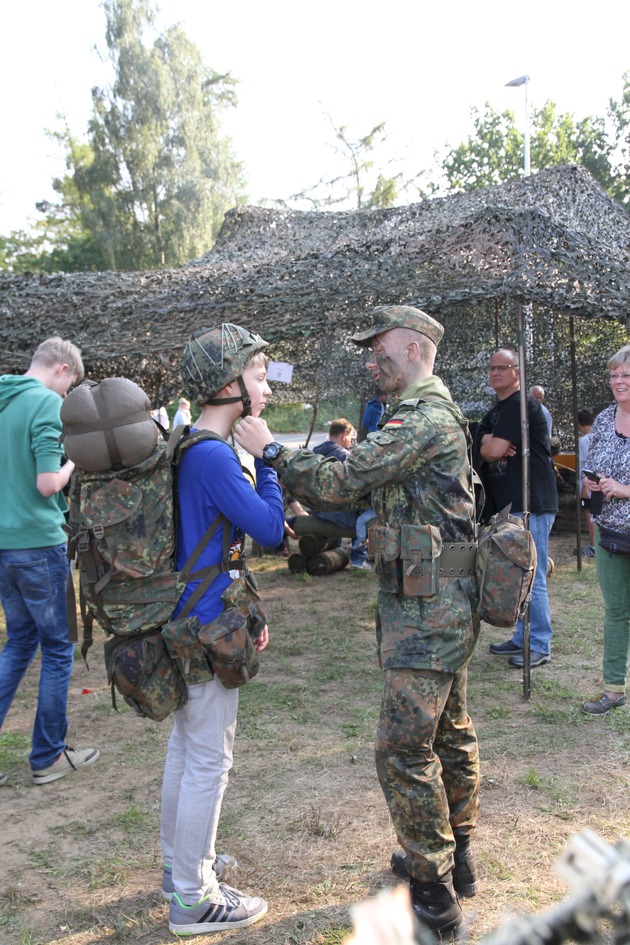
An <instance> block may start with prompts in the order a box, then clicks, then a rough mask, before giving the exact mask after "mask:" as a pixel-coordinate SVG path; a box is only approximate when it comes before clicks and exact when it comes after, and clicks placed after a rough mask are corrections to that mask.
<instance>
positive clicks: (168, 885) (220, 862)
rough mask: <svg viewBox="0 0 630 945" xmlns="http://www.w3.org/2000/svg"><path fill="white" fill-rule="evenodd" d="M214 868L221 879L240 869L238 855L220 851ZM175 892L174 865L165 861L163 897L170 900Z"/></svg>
mask: <svg viewBox="0 0 630 945" xmlns="http://www.w3.org/2000/svg"><path fill="white" fill-rule="evenodd" d="M212 869H213V870H214V872H215V873H216V877H217V879H218V880H220V879H221V877H222V876H226V875H227V874H228V873H229V872H231V871H232V870H235V869H238V863H237V861H236V857H235V856H230V855H229V853H219V855H218V856H217V858H216V860H215V861H214V864H213V866H212ZM174 892H175V886H174V885H173V867H172V866H171V864H170V863H165V864H164V868H163V870H162V898H163V899H166V901H167V902H170V901H171V899H172V898H173V893H174Z"/></svg>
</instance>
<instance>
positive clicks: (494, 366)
mask: <svg viewBox="0 0 630 945" xmlns="http://www.w3.org/2000/svg"><path fill="white" fill-rule="evenodd" d="M515 367H516V365H515V364H491V365H490V367H489V368H488V373H490V372H491V371H509V370H510V369H511V368H512V369H513V368H515Z"/></svg>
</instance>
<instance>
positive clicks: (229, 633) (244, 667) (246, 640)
mask: <svg viewBox="0 0 630 945" xmlns="http://www.w3.org/2000/svg"><path fill="white" fill-rule="evenodd" d="M248 622H249V617H246V616H244V615H243V614H242V613H241V612H240V610H238V608H236V607H227V608H226V609H225V610H224V611H223V613H222V614H219V616H218V617H216V618H215V619H214V620H213V621H212V622H211V623H207V624H205V626H203V627H202V628H201V629H200V631H199V642H200V643H201V645H202V647H203V649H204V651H205V654H206V656H207V657H208V660H209V662H210V665H211V666H212V669H213V670H214V673H215V675H216V676H218V677H219V679H220V680H221V682H222V683H223V685H224V686H225V688H226V689H237V688H238V687H239V686H242V685H244V684H245V683H246V682H249V680H250V679H252V678H253V677H254V676H255V675H256V673H257V672H258V670H259V669H260V663H259V661H258V654H257V653H256V650H255V649H254V644H253V642H252V638H251V635H250V633H249V630H248ZM263 626H264V624H263ZM260 629H262V627H261V628H260Z"/></svg>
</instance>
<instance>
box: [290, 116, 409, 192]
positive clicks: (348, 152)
mask: <svg viewBox="0 0 630 945" xmlns="http://www.w3.org/2000/svg"><path fill="white" fill-rule="evenodd" d="M326 117H327V119H328V121H329V122H330V126H331V128H332V131H333V134H334V143H333V144H332V148H333V150H334V151H335V153H336V154H337V155H338V157H339V159H340V173H339V174H337V175H335V176H333V177H323V178H321V179H320V180H319V181H318V182H317V183H316V184H313V185H311V186H310V187H306V188H305V189H304V190H301V191H300V192H299V193H296V194H292V195H291V196H290V197H287V198H286V199H284V200H277V201H274V202H275V203H279V204H281V205H283V206H289V205H295V204H297V205H300V204H304V203H306V204H307V205H308V206H310V207H311V208H312V209H313V210H321V209H324V208H330V207H333V206H336V207H339V208H340V209H347V208H349V207H352V208H354V209H356V210H371V209H376V208H384V207H393V206H394V205H395V203H396V201H397V200H398V198H399V197H400V195H401V193H402V192H404V191H405V190H407V189H410V188H412V187H417V184H416V181H417V179H418V178H419V177H421V176H422V174H419V175H417V177H416V178H414V179H413V180H412V181H407V180H404V178H403V173H402V171H396V172H394V173H390V174H387V173H386V168H387V167H389V166H390V165H391V164H392V163H393V162H392V160H391V159H389V160H385V161H384V163H381V162H380V161H378V154H379V151H380V150H381V149H382V147H383V145H384V144H385V143H386V141H387V133H386V130H385V126H386V122H384V121H383V122H380V124H378V125H374V127H373V128H372V129H371V130H370V131H368V133H367V134H365V135H362V136H361V137H359V138H356V139H353V138H352V137H351V136H350V133H349V129H348V126H347V125H336V124H335V122H334V120H333V119H332V117H331V116H330V115H327V116H326Z"/></svg>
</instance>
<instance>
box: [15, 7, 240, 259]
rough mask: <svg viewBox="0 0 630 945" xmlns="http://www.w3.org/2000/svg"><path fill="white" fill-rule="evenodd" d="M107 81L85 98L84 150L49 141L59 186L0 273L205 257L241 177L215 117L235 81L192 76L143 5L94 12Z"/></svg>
mask: <svg viewBox="0 0 630 945" xmlns="http://www.w3.org/2000/svg"><path fill="white" fill-rule="evenodd" d="M103 9H104V11H105V17H106V35H105V39H106V44H107V59H108V60H109V62H110V63H111V65H112V69H113V74H114V80H113V82H112V84H111V86H109V87H106V88H94V89H93V90H92V103H93V110H92V117H91V120H90V122H89V127H88V136H87V141H86V142H79V141H77V140H76V138H75V137H74V136H73V135H72V134H71V133H70V131H69V129H68V127H67V125H66V127H65V129H64V130H63V131H62V132H58V133H55V134H54V135H53V137H55V138H57V140H58V141H59V142H60V143H61V145H62V146H63V148H64V150H65V156H66V167H67V174H66V176H65V177H63V178H60V179H57V180H55V181H54V182H53V187H54V189H55V191H56V192H57V194H58V195H59V202H58V203H49V202H41V203H40V204H38V209H39V210H40V212H41V214H42V219H40V220H39V221H38V223H37V224H36V225H35V227H34V230H33V233H32V234H22V233H14V234H11V236H10V237H6V238H4V239H3V241H2V244H1V247H0V268H5V269H11V270H12V271H14V272H23V271H25V270H26V269H33V270H35V271H44V272H50V271H55V270H59V269H63V270H66V271H76V270H83V271H85V270H91V269H113V270H129V269H153V268H158V267H160V266H176V265H180V264H182V263H185V262H188V261H190V260H191V259H195V258H198V257H199V256H201V255H203V254H204V253H206V252H208V250H209V249H210V248H211V247H212V244H213V242H214V239H215V237H216V234H217V233H218V230H219V228H220V226H221V223H222V221H223V216H224V214H225V212H226V211H227V210H228V209H230V208H231V207H233V206H235V205H236V204H237V203H239V202H241V201H242V200H243V190H244V182H243V174H242V167H241V165H240V163H239V162H238V161H237V160H236V159H235V157H234V155H233V153H232V149H231V144H230V142H229V140H228V139H227V138H226V137H224V136H223V135H222V134H221V130H220V124H219V117H220V115H221V113H222V111H223V110H224V109H225V108H228V107H231V106H233V105H235V104H236V96H235V81H234V80H233V79H232V78H231V77H230V76H229V75H219V74H218V73H216V72H214V71H213V70H211V69H209V68H207V67H206V66H204V64H203V62H202V60H201V55H200V52H199V50H198V49H197V47H196V46H195V45H194V44H193V43H192V42H191V41H190V40H189V39H188V37H187V36H186V35H185V33H184V32H183V31H182V30H181V29H180V28H179V27H177V26H173V27H170V28H169V29H167V30H166V31H165V32H164V33H163V34H159V35H158V34H156V32H155V29H154V11H153V8H152V6H151V3H150V0H105V2H104V3H103Z"/></svg>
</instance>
